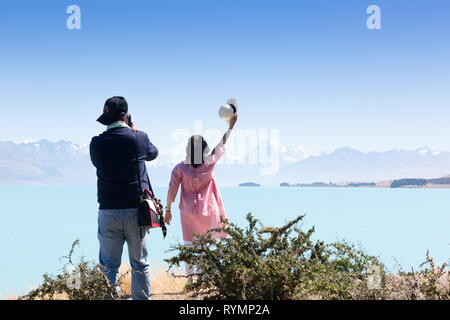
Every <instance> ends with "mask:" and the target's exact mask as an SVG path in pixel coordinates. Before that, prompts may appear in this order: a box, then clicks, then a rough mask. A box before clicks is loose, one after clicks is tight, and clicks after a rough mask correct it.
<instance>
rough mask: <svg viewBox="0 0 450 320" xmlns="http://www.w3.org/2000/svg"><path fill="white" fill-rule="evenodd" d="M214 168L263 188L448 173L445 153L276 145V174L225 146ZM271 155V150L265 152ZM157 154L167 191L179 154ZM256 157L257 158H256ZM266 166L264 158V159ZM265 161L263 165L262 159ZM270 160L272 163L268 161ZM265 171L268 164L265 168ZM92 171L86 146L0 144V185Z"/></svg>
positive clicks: (222, 179) (78, 180) (156, 176)
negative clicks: (319, 149)
mask: <svg viewBox="0 0 450 320" xmlns="http://www.w3.org/2000/svg"><path fill="white" fill-rule="evenodd" d="M228 147H230V148H228V149H227V152H226V153H225V155H224V158H223V160H222V161H221V162H220V163H219V164H218V165H217V167H216V172H215V175H216V177H217V179H218V182H219V184H221V185H225V186H237V185H238V184H239V183H242V182H243V181H253V182H257V183H260V184H262V185H263V186H278V185H279V184H280V183H281V182H289V183H311V182H317V181H323V182H326V183H328V182H330V181H332V182H355V181H380V180H390V179H398V178H406V177H414V178H438V177H443V176H445V175H448V174H449V172H450V152H435V151H432V150H430V149H428V148H426V147H423V148H420V149H417V150H414V151H407V150H391V151H387V152H368V153H363V152H360V151H358V150H355V149H352V148H349V147H345V148H341V149H338V150H336V151H334V152H331V153H328V154H326V153H317V152H314V151H311V150H308V149H306V148H304V147H303V146H301V145H297V146H289V147H287V146H283V145H279V149H278V153H276V154H277V155H278V157H277V159H276V160H277V161H276V162H277V163H276V166H275V167H276V169H277V170H275V171H274V172H273V173H274V174H271V175H262V174H261V173H262V168H265V167H267V165H268V164H267V163H262V162H261V161H259V160H260V159H259V158H258V162H256V163H251V162H249V161H241V162H239V161H237V160H245V159H243V158H245V157H247V160H248V157H249V154H247V155H245V156H244V157H241V158H240V159H238V158H239V157H238V158H236V156H235V155H233V149H232V148H231V146H228ZM270 148H271V149H272V150H271V152H272V151H274V150H275V149H274V148H276V146H275V145H271V147H270ZM179 149H180V150H160V153H159V156H158V158H157V159H156V160H155V161H152V162H150V163H148V164H147V166H148V171H149V175H150V179H151V181H152V184H153V185H155V186H157V185H159V186H167V185H168V183H169V179H170V173H171V170H172V168H173V167H174V166H175V164H176V163H178V162H180V161H182V160H183V159H184V154H183V152H185V151H184V150H182V148H179ZM258 156H259V154H258ZM268 159H269V160H270V157H269V158H268ZM266 160H267V159H266ZM272 160H273V159H272ZM269 165H270V164H269ZM95 182H96V175H95V168H94V167H93V166H92V164H91V161H90V158H89V149H88V146H86V145H78V144H74V143H71V142H68V141H63V140H61V141H58V142H51V141H48V140H45V139H44V140H39V141H28V142H24V143H13V142H1V141H0V184H94V183H95Z"/></svg>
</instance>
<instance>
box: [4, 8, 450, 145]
mask: <svg viewBox="0 0 450 320" xmlns="http://www.w3.org/2000/svg"><path fill="white" fill-rule="evenodd" d="M71 4H76V5H78V6H80V7H81V12H82V17H81V21H82V22H81V28H82V29H81V30H68V29H67V28H66V19H67V17H68V14H66V8H67V7H68V6H69V5H71ZM371 4H376V5H379V6H380V7H381V23H382V30H368V29H367V27H366V19H367V17H368V15H367V14H366V8H367V7H368V6H369V5H371ZM0 41H1V42H0V43H1V48H0V70H1V71H0V93H1V100H0V108H1V110H2V115H3V123H2V125H1V126H0V140H12V141H24V140H30V139H35V140H37V139H40V138H48V139H50V140H59V139H64V140H70V141H73V142H77V143H89V141H90V138H91V137H92V136H93V135H96V134H98V133H99V132H101V131H102V130H103V127H102V126H101V125H100V124H98V123H96V122H95V119H96V118H97V117H98V116H99V114H100V113H101V111H102V107H103V104H104V101H105V100H106V98H108V97H110V96H113V95H123V96H125V97H126V98H127V100H128V102H129V105H130V113H131V114H132V115H133V118H134V120H135V122H136V124H137V126H138V127H139V128H140V129H143V130H145V131H147V132H148V133H149V135H150V137H151V139H152V140H153V141H154V143H155V144H156V145H158V146H160V148H169V147H170V146H171V144H172V142H171V141H170V136H171V133H172V132H173V130H175V129H177V128H186V129H191V128H192V125H193V121H194V120H203V121H204V124H205V127H212V128H225V124H224V123H223V121H222V120H220V119H218V116H217V109H218V107H219V106H220V105H221V104H222V103H223V102H225V100H226V99H227V98H229V97H236V98H238V99H239V101H240V105H241V109H240V119H239V124H238V125H239V127H241V128H255V129H259V128H268V129H270V128H275V129H280V135H281V142H282V143H283V144H285V145H294V144H302V145H304V146H306V147H308V148H311V149H314V150H325V151H332V150H333V149H336V148H339V147H342V146H351V147H354V148H357V149H360V150H362V151H372V150H379V151H382V150H387V149H391V148H407V149H415V148H417V147H421V146H425V145H426V146H429V147H431V148H432V149H435V150H450V139H449V138H450V134H449V126H448V123H449V119H450V103H449V101H450V1H447V0H413V1H411V0H408V1H406V0H395V1H379V0H370V1H365V0H342V1H337V0H329V1H324V0H310V1H300V0H295V1H283V0H271V1H264V0H258V1H253V0H246V1H242V0H240V1H237V0H236V1H234V0H233V1H231V0H227V1H216V0H183V1H174V0H169V1H168V0H164V1H163V0H161V1H154V0H149V1H144V0H142V1H137V0H135V1H133V0H130V1H103V0H102V1H101V0H95V1H93V0H89V1H87V0H71V1H65V0H53V1H50V0H45V1H43V0H41V1H31V0H30V1H24V0H14V1H12V0H9V1H6V0H4V1H1V2H0Z"/></svg>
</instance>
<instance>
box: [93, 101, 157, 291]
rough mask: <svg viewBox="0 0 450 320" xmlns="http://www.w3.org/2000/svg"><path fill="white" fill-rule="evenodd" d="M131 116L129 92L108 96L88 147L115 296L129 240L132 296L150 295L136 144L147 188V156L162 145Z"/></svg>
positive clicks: (101, 237)
mask: <svg viewBox="0 0 450 320" xmlns="http://www.w3.org/2000/svg"><path fill="white" fill-rule="evenodd" d="M129 119H130V118H129V115H128V104H127V101H126V100H125V98H123V97H112V98H110V99H108V100H107V101H106V103H105V106H104V108H103V114H102V116H100V118H98V119H97V121H99V122H100V123H102V124H103V125H106V126H107V129H106V131H105V132H103V133H102V134H100V135H99V136H96V137H93V138H92V141H91V144H90V148H89V149H90V155H91V160H92V163H93V165H94V166H95V167H96V168H97V178H98V180H97V197H98V202H99V204H100V209H99V216H98V239H99V242H100V254H99V260H100V264H101V265H102V266H103V268H104V271H105V274H106V276H107V277H108V280H109V282H110V284H112V285H114V287H115V290H116V294H117V295H116V297H118V296H120V287H119V285H118V270H119V267H120V264H121V257H122V249H123V244H124V242H125V241H126V242H127V244H128V252H129V258H130V264H131V268H132V274H131V277H132V279H131V293H132V297H133V299H134V300H148V299H149V298H150V294H151V286H150V273H149V262H148V256H147V235H148V230H144V232H142V230H141V229H140V227H139V224H138V209H137V208H138V205H139V196H138V194H139V190H138V189H139V187H138V174H137V169H136V168H137V166H136V145H137V150H138V152H137V153H138V163H139V171H140V176H141V186H142V188H143V189H148V182H147V169H146V166H145V161H152V160H154V159H155V158H156V157H157V156H158V149H157V148H156V147H155V146H154V145H153V144H152V143H151V142H150V140H149V138H148V136H147V134H146V133H145V132H142V131H137V130H136V128H135V127H134V124H133V123H130V121H129ZM127 123H130V125H131V127H130V126H129V125H128V124H127ZM134 135H135V138H136V140H135V138H134Z"/></svg>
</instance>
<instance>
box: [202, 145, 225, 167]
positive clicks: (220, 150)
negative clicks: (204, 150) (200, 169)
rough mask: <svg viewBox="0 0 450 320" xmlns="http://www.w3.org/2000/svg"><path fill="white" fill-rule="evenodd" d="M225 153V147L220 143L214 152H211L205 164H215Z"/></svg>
mask: <svg viewBox="0 0 450 320" xmlns="http://www.w3.org/2000/svg"><path fill="white" fill-rule="evenodd" d="M224 153H225V145H224V144H223V143H222V142H220V143H219V144H218V145H217V146H216V147H215V148H214V150H213V151H212V152H211V154H210V155H209V156H208V157H207V158H206V159H205V162H206V163H207V164H210V165H211V164H215V163H217V162H218V161H219V160H220V159H221V158H222V156H223V154H224Z"/></svg>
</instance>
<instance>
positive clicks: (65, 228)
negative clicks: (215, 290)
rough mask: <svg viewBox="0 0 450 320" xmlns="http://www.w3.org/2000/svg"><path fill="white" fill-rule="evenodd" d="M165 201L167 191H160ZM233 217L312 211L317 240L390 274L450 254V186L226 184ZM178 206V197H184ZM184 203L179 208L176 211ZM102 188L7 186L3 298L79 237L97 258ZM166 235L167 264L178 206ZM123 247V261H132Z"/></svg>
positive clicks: (36, 277) (0, 191)
mask: <svg viewBox="0 0 450 320" xmlns="http://www.w3.org/2000/svg"><path fill="white" fill-rule="evenodd" d="M155 193H156V194H157V196H158V197H159V198H161V199H163V200H164V201H165V198H166V195H167V188H155ZM221 193H222V197H223V200H224V203H225V208H226V210H227V214H228V218H229V219H230V220H231V221H233V222H235V223H237V224H238V225H240V226H245V225H246V221H245V216H246V214H247V213H248V212H252V213H253V214H254V215H255V216H256V217H257V218H259V219H260V220H261V222H262V223H263V224H264V225H266V226H267V225H275V226H280V225H282V224H283V223H284V222H285V221H287V220H289V219H292V218H294V217H296V216H297V215H300V214H306V217H305V219H304V222H303V228H304V229H307V228H309V227H311V226H315V228H316V233H315V238H320V239H323V240H326V241H335V240H341V239H346V240H348V241H351V242H353V243H355V244H357V245H358V246H360V247H362V248H364V249H365V250H366V251H367V252H368V253H370V254H372V255H375V256H379V257H380V258H381V260H382V261H383V262H384V263H385V264H386V265H387V267H388V269H389V271H396V264H397V262H398V263H399V264H400V265H401V266H402V267H403V268H404V269H405V270H410V269H411V267H414V268H415V269H417V268H418V267H419V265H420V263H421V262H423V261H424V260H425V255H426V251H427V249H429V250H430V253H431V256H433V257H434V258H435V261H436V262H438V263H443V262H448V261H449V258H450V189H363V188H221ZM177 204H178V202H177ZM176 207H177V205H176V206H174V209H175V208H176ZM97 208H98V205H97V202H96V187H95V186H76V187H75V186H71V187H66V186H64V187H42V186H0V218H1V232H0V299H1V298H5V297H8V296H15V295H19V294H24V293H26V292H27V291H28V290H30V289H32V288H33V287H35V286H37V285H39V284H40V282H41V281H42V275H43V274H44V273H50V274H56V273H57V272H59V271H60V270H61V268H62V267H63V266H64V264H65V260H64V259H61V258H60V257H62V256H64V255H66V254H67V253H68V252H69V249H70V246H71V244H72V243H73V241H74V240H76V239H80V242H81V243H80V248H79V249H78V250H77V254H76V257H79V256H84V257H85V258H86V259H88V260H95V261H97V255H98V252H97V251H98V242H97V211H98V209H97ZM173 213H174V219H173V222H172V225H171V226H169V227H168V236H167V238H166V239H165V240H163V239H162V234H161V231H160V230H153V231H152V232H151V236H150V240H149V241H150V256H151V259H152V262H153V264H159V265H163V266H164V265H165V264H164V262H163V259H164V258H167V257H169V256H170V253H167V252H166V251H167V250H168V249H169V248H170V246H171V245H173V244H175V243H176V242H177V241H181V239H182V238H181V227H180V224H179V223H180V221H179V214H178V210H173ZM127 255H128V252H127V251H126V250H124V254H123V258H124V259H123V261H124V262H127V261H128V256H127Z"/></svg>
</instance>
